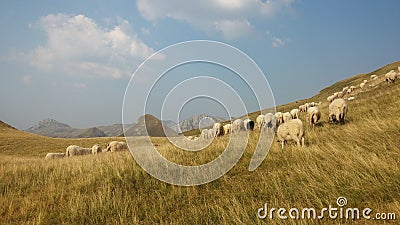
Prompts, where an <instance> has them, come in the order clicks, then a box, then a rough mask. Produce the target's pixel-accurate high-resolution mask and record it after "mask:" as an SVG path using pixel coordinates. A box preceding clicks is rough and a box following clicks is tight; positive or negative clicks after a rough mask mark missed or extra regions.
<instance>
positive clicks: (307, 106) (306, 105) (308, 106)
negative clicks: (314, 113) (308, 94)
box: [304, 103, 310, 112]
mask: <svg viewBox="0 0 400 225" xmlns="http://www.w3.org/2000/svg"><path fill="white" fill-rule="evenodd" d="M304 106H305V107H306V112H307V110H308V108H310V104H309V103H306V104H304Z"/></svg>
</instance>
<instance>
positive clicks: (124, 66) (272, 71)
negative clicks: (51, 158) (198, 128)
mask: <svg viewBox="0 0 400 225" xmlns="http://www.w3.org/2000/svg"><path fill="white" fill-rule="evenodd" d="M398 8H400V2H399V1H395V0H392V1H390V0H385V1H369V0H367V1H300V0H270V1H257V0H254V1H250V0H231V1H228V0H217V1H211V0H205V1H184V2H182V1H176V0H171V1H162V0H147V1H145V0H138V1H118V0H117V1H64V0H61V1H41V0H38V1H1V2H0V29H1V30H2V35H1V36H0V66H1V68H2V69H1V75H0V77H1V82H0V104H1V108H0V120H3V121H5V122H7V123H9V124H11V125H13V126H16V127H17V128H20V129H25V128H28V127H29V126H32V125H34V124H35V123H36V122H37V121H38V120H41V119H44V118H54V119H57V120H59V121H61V122H65V123H68V124H70V125H72V126H74V127H91V126H98V125H107V124H113V123H121V120H122V118H121V113H122V102H123V97H124V93H125V89H126V87H127V85H128V82H129V79H130V76H131V75H132V73H133V72H134V71H135V70H136V69H137V67H138V66H139V65H140V63H142V62H144V60H145V59H146V58H147V57H149V56H150V55H152V54H153V53H155V52H157V51H158V50H160V49H163V48H165V47H167V46H170V45H173V44H176V43H179V42H182V41H190V40H197V39H200V40H213V41H218V42H223V43H227V44H229V45H232V46H234V47H236V48H238V49H240V50H241V51H243V52H244V53H246V54H247V55H248V56H249V57H251V58H252V59H253V60H254V62H256V63H257V65H258V66H259V68H260V69H261V70H262V71H263V73H264V74H265V76H266V78H267V80H268V82H269V84H270V86H271V88H272V91H273V95H274V97H275V101H276V103H277V104H283V103H286V102H290V101H294V100H297V99H303V98H307V97H311V96H312V95H314V94H315V93H317V92H318V91H319V90H321V89H322V88H324V87H325V86H328V85H330V84H332V83H334V82H336V81H338V80H342V79H344V78H346V77H349V76H352V75H355V74H359V73H366V72H370V71H372V70H374V69H376V68H378V67H380V66H383V65H386V64H388V63H391V62H393V61H397V60H399V59H400V44H399V41H398V40H399V37H400V28H399V24H398V21H400V14H399V13H398V12H397V11H398V10H397V9H398ZM228 57H229V56H228ZM190 69H191V67H190V66H189V67H187V68H183V69H182V71H186V73H191V74H193V76H199V75H210V74H211V75H210V76H213V74H214V75H215V76H216V77H218V76H221V74H222V75H224V76H225V77H227V76H228V74H229V73H230V72H229V71H228V72H227V71H225V72H220V71H219V69H218V68H217V69H216V68H214V67H209V65H208V66H206V67H204V68H203V69H200V71H203V73H199V68H197V67H196V65H195V66H192V71H191V72H190ZM188 71H189V72H188ZM176 72H177V74H178V75H173V74H172V72H171V74H170V76H171V77H173V78H171V82H172V81H173V82H175V84H177V83H179V82H180V81H182V80H179V79H178V78H179V77H181V75H182V74H183V72H180V74H181V75H179V71H176ZM247 76H250V77H251V75H247ZM226 80H228V81H229V80H230V79H226ZM167 83H168V82H167ZM167 83H166V84H165V86H164V89H168V88H167V87H168V85H167ZM169 85H171V84H169ZM229 85H230V86H232V87H235V90H236V91H237V92H238V93H244V95H243V96H246V94H245V93H246V91H247V90H245V89H246V87H245V86H243V85H240V84H239V83H238V82H237V81H235V79H232V82H231V84H229ZM210 86H212V85H210ZM161 89H163V88H162V87H161ZM250 99H251V98H250ZM244 100H245V101H246V97H244ZM247 100H248V99H247ZM232 101H236V100H232ZM160 103H162V102H160V101H154V102H153V103H152V104H154V106H159V105H160ZM230 103H232V102H227V104H228V105H229V104H230ZM132 104H133V105H135V103H132ZM188 105H191V107H193V108H192V109H190V110H189V109H185V110H183V111H184V112H186V114H185V115H181V118H182V117H185V116H190V113H193V112H195V111H196V110H197V109H198V112H199V113H203V112H204V113H211V114H212V113H215V114H219V115H225V114H224V113H222V112H221V111H220V109H218V108H219V107H215V106H213V107H211V106H212V105H213V104H211V103H210V104H209V106H210V107H204V105H207V104H204V101H203V102H201V101H199V103H198V104H188ZM137 107H138V110H134V109H132V112H130V113H131V114H132V117H131V118H132V119H131V121H135V120H136V119H137V117H138V116H140V114H141V113H142V112H143V111H142V110H143V106H141V105H138V106H137ZM155 108H157V107H155ZM254 109H256V107H253V106H251V107H249V108H248V110H250V111H251V110H254ZM189 112H190V113H189ZM154 114H156V115H157V114H158V113H157V112H154ZM234 116H237V115H236V114H235V113H234ZM167 117H169V118H170V119H174V118H175V117H174V116H172V114H171V116H167ZM166 119H168V118H166Z"/></svg>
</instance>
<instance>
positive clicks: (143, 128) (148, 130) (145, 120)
mask: <svg viewBox="0 0 400 225" xmlns="http://www.w3.org/2000/svg"><path fill="white" fill-rule="evenodd" d="M121 135H123V134H121ZM177 135H178V133H177V132H176V131H174V130H173V129H171V128H169V127H168V126H166V125H165V124H163V123H162V122H161V121H160V120H159V119H157V118H156V117H155V116H153V115H150V114H146V115H144V116H141V117H140V118H139V119H138V120H137V123H136V124H134V125H133V126H132V127H131V128H129V129H128V130H127V131H126V132H125V136H151V137H165V136H177Z"/></svg>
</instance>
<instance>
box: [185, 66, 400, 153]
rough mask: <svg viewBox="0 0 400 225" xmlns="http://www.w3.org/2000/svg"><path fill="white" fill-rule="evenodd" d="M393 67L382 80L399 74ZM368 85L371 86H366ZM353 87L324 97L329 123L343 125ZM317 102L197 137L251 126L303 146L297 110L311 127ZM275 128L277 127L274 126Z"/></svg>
mask: <svg viewBox="0 0 400 225" xmlns="http://www.w3.org/2000/svg"><path fill="white" fill-rule="evenodd" d="M397 70H398V71H397V72H396V71H395V70H391V71H390V72H388V73H387V74H386V75H385V81H386V83H394V82H395V81H396V79H398V78H399V77H400V67H398V69H397ZM371 80H378V76H377V75H371ZM367 82H368V80H364V81H363V82H361V83H360V84H359V87H360V89H364V88H365V86H366V84H367ZM370 86H371V87H372V86H374V85H370ZM356 89H357V86H350V87H344V88H343V89H342V91H339V92H335V93H333V94H332V95H331V96H329V97H327V100H328V102H329V103H330V104H329V107H328V111H329V112H328V121H329V122H331V123H339V124H341V125H342V124H344V123H345V118H346V115H347V111H348V106H347V103H346V100H345V96H346V95H349V94H351V93H352V92H353V91H354V90H356ZM354 99H355V97H354V96H351V97H348V98H347V100H348V101H352V100H354ZM320 104H321V102H318V103H315V102H311V103H305V104H303V105H300V106H299V107H298V108H295V109H292V110H290V111H289V112H284V113H282V112H276V113H275V114H272V113H267V114H265V115H263V114H261V115H259V116H257V118H256V121H255V122H254V121H252V120H250V119H245V120H242V119H236V120H235V121H233V122H232V123H228V124H226V125H224V126H222V124H221V123H215V124H214V126H213V127H212V128H211V129H203V130H202V131H201V135H200V138H203V139H208V138H214V137H217V136H220V135H224V134H229V133H232V134H235V133H238V132H239V131H241V130H243V131H250V130H253V129H254V127H255V125H256V126H257V128H258V129H260V130H261V129H268V131H274V132H275V131H276V137H277V141H278V142H281V145H282V149H283V146H284V143H285V142H287V141H289V140H293V141H295V142H296V143H297V145H299V146H304V126H303V122H302V121H301V120H300V117H299V114H300V113H301V112H305V113H307V123H308V124H309V126H310V127H311V128H314V127H315V124H317V123H318V122H319V120H320V119H321V111H320V110H319V108H318V106H319V105H320ZM276 127H277V129H276ZM189 139H196V137H192V136H190V137H189Z"/></svg>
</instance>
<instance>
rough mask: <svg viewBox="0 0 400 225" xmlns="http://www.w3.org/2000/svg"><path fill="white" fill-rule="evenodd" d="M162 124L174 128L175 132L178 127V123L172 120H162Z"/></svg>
mask: <svg viewBox="0 0 400 225" xmlns="http://www.w3.org/2000/svg"><path fill="white" fill-rule="evenodd" d="M161 122H162V123H163V124H164V125H165V126H167V127H169V128H172V129H173V130H175V129H174V127H177V126H176V125H177V124H178V123H176V122H175V121H172V120H161ZM175 131H176V132H178V130H175Z"/></svg>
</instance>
